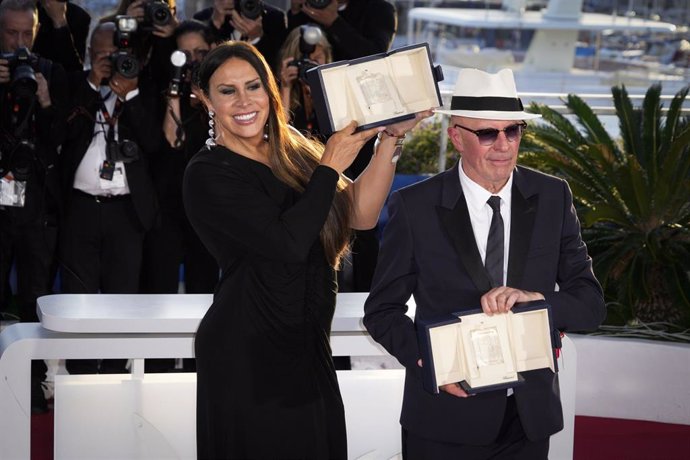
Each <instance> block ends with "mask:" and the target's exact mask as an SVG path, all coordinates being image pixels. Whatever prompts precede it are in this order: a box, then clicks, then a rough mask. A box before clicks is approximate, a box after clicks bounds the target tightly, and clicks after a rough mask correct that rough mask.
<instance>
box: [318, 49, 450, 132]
mask: <svg viewBox="0 0 690 460" xmlns="http://www.w3.org/2000/svg"><path fill="white" fill-rule="evenodd" d="M307 80H308V81H309V87H310V89H311V95H312V101H313V103H314V110H315V112H316V116H317V118H318V121H319V126H320V127H321V130H322V133H323V134H325V135H329V134H331V133H332V132H334V131H338V130H340V129H342V128H344V127H345V126H346V125H347V124H348V123H350V121H352V120H355V121H356V122H357V125H358V129H360V130H361V129H368V128H373V127H375V126H382V125H387V124H391V123H395V122H397V121H401V120H405V119H409V118H413V117H414V114H415V113H416V112H420V111H422V110H427V109H430V108H436V107H440V106H441V105H442V104H443V103H442V101H441V93H440V91H439V88H438V82H439V81H441V80H443V74H442V72H441V69H440V67H438V66H436V67H434V66H433V63H432V61H431V53H430V52H429V46H428V45H427V44H426V43H421V44H416V45H410V46H405V47H403V48H398V49H395V50H392V51H389V52H387V53H380V54H375V55H372V56H367V57H363V58H359V59H354V60H350V61H339V62H334V63H332V64H325V65H322V66H318V67H316V68H314V69H311V70H309V71H308V72H307Z"/></svg>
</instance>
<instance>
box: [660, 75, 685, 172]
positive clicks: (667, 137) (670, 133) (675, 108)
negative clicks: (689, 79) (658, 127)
mask: <svg viewBox="0 0 690 460" xmlns="http://www.w3.org/2000/svg"><path fill="white" fill-rule="evenodd" d="M689 90H690V86H686V87H685V88H683V89H681V90H680V91H678V92H677V93H676V95H675V96H674V97H673V100H672V101H671V105H670V106H669V108H668V113H667V114H666V123H665V125H664V134H663V136H662V142H661V147H660V152H661V153H662V154H663V153H665V152H666V150H667V149H668V143H670V142H673V139H674V138H675V136H676V133H677V132H678V130H679V129H682V128H683V125H684V123H683V122H682V121H683V120H682V116H681V109H682V107H683V102H685V98H686V96H687V95H688V91H689ZM662 160H663V159H662Z"/></svg>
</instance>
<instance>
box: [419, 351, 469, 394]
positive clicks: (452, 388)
mask: <svg viewBox="0 0 690 460" xmlns="http://www.w3.org/2000/svg"><path fill="white" fill-rule="evenodd" d="M422 364H423V363H422V359H421V358H419V359H418V360H417V366H419V367H424V366H423V365H422ZM438 389H439V390H441V391H445V392H446V393H448V394H450V395H453V396H456V397H458V398H468V397H469V396H470V395H468V394H467V393H466V392H465V390H463V389H462V388H461V387H460V385H459V384H457V383H449V384H446V385H441V386H440V387H438Z"/></svg>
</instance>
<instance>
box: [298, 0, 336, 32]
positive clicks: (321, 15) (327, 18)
mask: <svg viewBox="0 0 690 460" xmlns="http://www.w3.org/2000/svg"><path fill="white" fill-rule="evenodd" d="M302 11H303V12H304V14H306V15H307V17H308V18H309V19H311V20H312V21H314V22H317V23H319V24H321V25H322V26H324V27H326V28H328V27H331V26H332V25H333V23H334V22H335V20H336V19H338V2H337V1H336V0H332V1H331V3H329V4H328V6H327V7H326V8H324V9H322V10H320V9H318V8H312V7H310V6H309V5H307V4H306V3H304V4H303V5H302Z"/></svg>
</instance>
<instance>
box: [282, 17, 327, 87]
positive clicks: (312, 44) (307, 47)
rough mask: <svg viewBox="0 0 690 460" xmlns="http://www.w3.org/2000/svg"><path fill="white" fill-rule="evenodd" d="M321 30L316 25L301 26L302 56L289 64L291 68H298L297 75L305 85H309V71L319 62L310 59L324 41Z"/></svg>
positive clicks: (300, 43) (300, 49) (300, 47)
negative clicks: (317, 46)
mask: <svg viewBox="0 0 690 460" xmlns="http://www.w3.org/2000/svg"><path fill="white" fill-rule="evenodd" d="M322 38H323V34H322V32H321V28H320V27H318V26H315V25H309V24H305V25H303V26H300V31H299V51H300V53H301V54H302V56H301V57H300V58H299V59H294V60H292V61H290V62H289V63H288V65H289V66H294V67H297V74H298V76H299V78H300V80H302V81H303V82H304V83H305V84H308V83H307V71H308V70H311V69H313V68H314V67H317V66H318V65H319V63H318V62H316V61H312V60H311V59H309V56H310V55H311V53H313V52H314V50H315V49H316V45H318V44H319V42H320V41H321V40H322Z"/></svg>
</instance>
